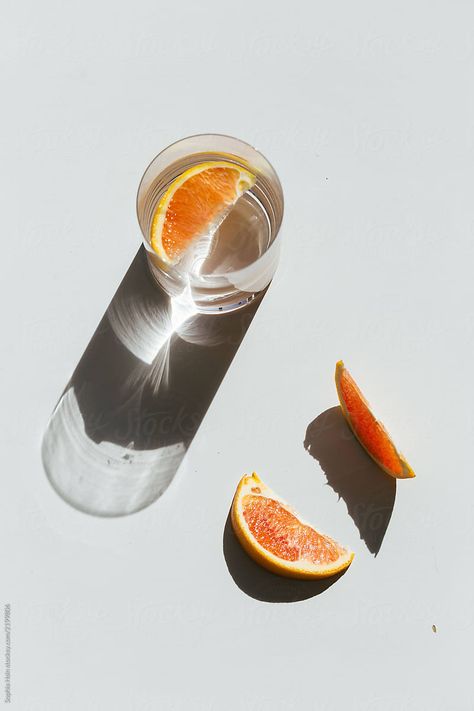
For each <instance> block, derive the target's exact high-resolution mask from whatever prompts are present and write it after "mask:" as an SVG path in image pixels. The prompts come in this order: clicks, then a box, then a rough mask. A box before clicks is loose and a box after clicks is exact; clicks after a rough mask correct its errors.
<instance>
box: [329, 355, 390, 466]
mask: <svg viewBox="0 0 474 711" xmlns="http://www.w3.org/2000/svg"><path fill="white" fill-rule="evenodd" d="M339 386H340V389H341V394H342V399H343V400H344V404H345V406H346V409H347V413H348V415H349V418H350V420H351V424H352V427H353V428H354V431H355V433H356V435H357V437H358V438H359V439H360V441H361V442H362V444H363V445H364V447H365V448H366V449H367V450H368V451H369V452H370V454H371V455H372V457H373V458H374V459H375V460H376V461H377V462H379V463H380V464H381V465H382V466H383V467H385V468H386V469H389V470H390V471H391V472H393V473H394V474H399V475H400V474H403V466H402V463H401V461H400V457H399V455H398V453H397V450H396V449H395V447H394V445H393V443H392V440H391V439H390V436H389V434H388V432H387V431H386V430H385V428H384V426H383V425H382V424H381V423H380V422H378V420H377V419H376V418H375V417H374V415H373V414H372V412H371V411H370V408H369V406H368V403H367V401H366V400H365V398H364V396H363V395H362V393H361V391H360V390H359V388H358V387H357V385H356V383H355V381H354V380H353V378H352V376H351V375H350V374H349V372H348V371H347V370H346V369H345V368H343V370H342V373H341V376H340V381H339Z"/></svg>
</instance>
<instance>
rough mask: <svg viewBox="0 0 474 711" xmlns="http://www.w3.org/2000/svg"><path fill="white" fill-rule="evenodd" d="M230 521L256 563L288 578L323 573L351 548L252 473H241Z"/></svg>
mask: <svg viewBox="0 0 474 711" xmlns="http://www.w3.org/2000/svg"><path fill="white" fill-rule="evenodd" d="M231 520H232V527H233V529H234V531H235V534H236V536H237V538H238V539H239V541H240V543H241V545H242V547H243V548H244V550H245V551H246V552H247V553H248V554H249V556H250V557H251V558H253V559H254V560H255V561H256V562H257V563H259V565H261V566H263V567H264V568H267V569H268V570H271V571H272V572H273V573H277V574H278V575H283V576H285V577H288V578H327V577H329V576H331V575H335V574H336V573H339V572H341V571H343V570H345V569H346V568H348V567H349V565H350V564H351V562H352V559H353V557H354V553H352V551H350V550H347V549H346V548H343V547H342V546H340V545H339V543H336V541H333V539H332V538H329V536H325V535H324V534H322V533H320V532H318V531H316V529H314V528H313V527H312V526H310V525H309V524H308V523H305V522H304V521H302V520H301V518H300V517H299V515H298V514H297V513H296V512H295V511H293V510H292V509H291V508H290V507H289V506H288V504H287V503H285V502H284V501H283V500H282V499H281V498H280V497H279V496H277V494H275V493H274V492H273V491H272V490H271V489H269V488H268V486H266V484H264V483H263V481H261V480H260V479H259V477H258V476H257V475H256V474H255V473H253V474H252V475H251V476H247V475H246V476H244V477H243V478H242V479H241V481H240V483H239V485H238V487H237V491H236V492H235V496H234V500H233V502H232V509H231Z"/></svg>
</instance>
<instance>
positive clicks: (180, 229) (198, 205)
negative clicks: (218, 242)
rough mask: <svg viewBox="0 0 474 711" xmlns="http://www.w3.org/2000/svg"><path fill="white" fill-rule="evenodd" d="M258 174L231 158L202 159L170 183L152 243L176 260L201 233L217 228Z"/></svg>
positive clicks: (171, 260)
mask: <svg viewBox="0 0 474 711" xmlns="http://www.w3.org/2000/svg"><path fill="white" fill-rule="evenodd" d="M254 183H255V175H253V174H252V173H250V172H249V171H247V170H244V169H243V168H241V167H240V166H238V165H236V164H234V163H230V162H228V161H208V162H206V163H199V164H198V165H194V166H193V167H192V168H189V169H188V170H186V171H185V172H184V173H182V174H181V175H180V176H179V177H178V178H176V179H175V180H173V182H172V183H171V185H170V186H169V187H168V189H167V190H166V192H165V193H164V195H163V196H162V198H161V199H160V201H159V203H158V206H157V208H156V210H155V214H154V215H153V221H152V225H151V246H152V248H153V249H154V251H155V252H156V253H157V254H158V255H159V256H160V257H161V259H162V260H163V261H164V262H166V263H168V264H175V263H176V262H178V261H179V259H180V257H181V256H182V255H183V254H184V252H185V251H186V250H187V249H188V247H189V246H190V244H191V243H192V242H193V241H194V240H195V239H196V238H198V237H201V236H202V235H205V234H206V233H207V232H210V231H212V230H213V229H216V227H218V225H219V224H220V222H222V220H223V219H224V217H225V216H226V215H227V213H228V212H229V210H230V208H231V207H232V206H233V205H234V204H235V203H236V202H237V200H238V199H239V197H240V196H241V195H242V194H243V193H244V192H246V191H247V190H249V189H250V188H251V187H252V185H254Z"/></svg>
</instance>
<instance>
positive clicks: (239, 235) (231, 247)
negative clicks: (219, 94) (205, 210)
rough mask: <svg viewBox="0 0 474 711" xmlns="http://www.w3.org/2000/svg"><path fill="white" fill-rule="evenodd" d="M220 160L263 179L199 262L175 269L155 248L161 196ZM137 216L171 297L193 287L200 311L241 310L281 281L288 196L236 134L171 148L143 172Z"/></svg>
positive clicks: (205, 246)
mask: <svg viewBox="0 0 474 711" xmlns="http://www.w3.org/2000/svg"><path fill="white" fill-rule="evenodd" d="M216 160H217V161H219V160H220V161H222V160H225V161H227V162H230V163H235V164H236V165H238V166H239V167H241V168H244V169H246V170H249V171H250V172H252V173H253V174H254V175H255V176H256V181H255V184H254V185H253V187H252V188H251V189H250V190H248V191H247V192H246V193H244V194H243V195H242V196H241V197H240V198H239V199H238V200H237V202H236V203H235V205H234V206H233V208H232V209H231V211H230V212H229V214H228V215H227V217H226V218H225V219H224V220H223V222H222V223H221V224H220V225H219V227H218V228H217V230H216V231H215V232H214V233H213V234H212V236H211V237H210V239H209V240H208V241H207V242H206V241H204V242H203V241H202V240H199V243H198V246H197V248H196V249H194V250H193V252H192V255H191V258H186V259H183V260H181V262H179V263H178V264H176V265H170V264H167V263H165V262H164V261H163V260H162V259H161V258H160V257H159V255H158V254H157V253H156V252H155V251H154V250H153V249H152V247H151V243H150V233H151V226H152V222H153V216H154V214H155V210H156V207H157V205H158V203H159V201H160V198H161V197H162V195H163V193H164V192H165V191H166V189H167V188H168V186H169V185H170V184H171V183H172V181H173V180H175V179H176V178H177V177H178V176H179V175H181V174H182V173H183V172H184V171H185V170H188V168H191V167H192V166H194V165H196V164H198V163H202V162H205V161H216ZM137 215H138V221H139V223H140V228H141V231H142V234H143V241H144V244H145V248H146V252H147V258H148V264H149V267H150V270H151V273H152V275H153V277H154V278H155V279H156V281H157V282H158V283H159V285H160V286H161V287H162V288H163V289H164V290H165V291H166V293H168V294H169V295H170V296H171V297H174V296H177V295H179V294H181V293H183V291H184V290H185V289H188V291H189V293H190V296H191V299H192V301H193V303H194V306H195V308H196V309H197V310H198V311H200V312H203V313H220V312H226V311H233V310H235V309H238V308H241V307H242V306H245V305H246V304H248V303H249V302H250V301H252V299H253V298H254V297H255V296H256V295H257V294H258V293H259V292H261V291H263V289H265V288H266V287H267V286H268V284H269V283H270V281H271V280H272V278H273V275H274V273H275V270H276V267H277V264H278V258H279V251H280V237H279V230H280V226H281V222H282V219H283V191H282V188H281V185H280V181H279V179H278V176H277V174H276V172H275V170H274V169H273V168H272V166H271V165H270V163H269V162H268V161H267V159H266V158H265V157H264V156H263V155H262V154H261V153H259V152H258V151H257V150H256V149H255V148H253V147H252V146H250V145H249V144H248V143H244V142H243V141H240V140H238V139H237V138H232V137H231V136H224V135H219V134H202V135H198V136H190V137H189V138H184V139H182V140H180V141H177V142H176V143H173V144H172V145H170V146H168V148H165V150H164V151H162V152H161V153H159V155H157V156H156V158H154V160H153V161H152V162H151V163H150V165H149V166H148V168H147V169H146V171H145V174H144V175H143V178H142V180H141V182H140V186H139V189H138V195H137Z"/></svg>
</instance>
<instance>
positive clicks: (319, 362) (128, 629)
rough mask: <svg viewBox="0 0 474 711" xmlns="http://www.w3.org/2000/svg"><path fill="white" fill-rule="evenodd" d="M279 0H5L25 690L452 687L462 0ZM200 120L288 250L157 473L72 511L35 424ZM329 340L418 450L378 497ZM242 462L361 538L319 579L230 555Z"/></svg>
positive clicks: (465, 78) (83, 702)
mask: <svg viewBox="0 0 474 711" xmlns="http://www.w3.org/2000/svg"><path fill="white" fill-rule="evenodd" d="M277 5H278V3H273V2H269V1H268V2H258V3H256V2H247V0H245V1H244V2H243V3H242V2H241V3H239V4H237V5H235V7H234V8H233V9H232V8H230V7H229V6H226V7H224V6H223V5H222V3H218V2H216V1H214V2H209V1H207V0H204V1H203V2H199V3H191V2H180V3H162V2H157V1H156V0H155V1H153V2H151V1H150V2H149V1H144V0H141V1H139V2H135V3H133V4H130V3H129V4H116V3H112V2H88V1H86V2H82V3H76V4H70V3H60V2H58V1H57V2H54V1H53V0H45V2H42V3H37V2H32V0H25V1H24V2H21V3H15V2H8V3H6V4H5V6H4V8H3V9H4V12H3V15H4V21H3V22H2V23H1V43H0V47H1V50H0V51H1V54H2V65H3V69H4V81H3V83H2V87H3V91H2V93H3V98H4V103H3V106H4V110H3V112H2V120H3V127H2V135H1V138H0V142H1V146H2V161H1V167H2V186H1V188H2V195H3V198H4V202H3V209H2V222H3V227H2V232H3V245H4V253H3V259H2V266H3V275H2V279H1V289H2V303H3V324H4V325H3V348H2V354H3V355H2V362H3V367H2V376H1V377H2V424H1V430H0V431H1V432H2V440H3V467H2V468H3V477H2V494H1V496H0V507H1V511H0V521H1V541H2V574H1V587H0V591H1V601H2V604H3V605H6V604H10V605H11V700H12V704H13V707H14V708H18V709H21V711H64V709H68V711H76V710H77V711H84V710H85V709H87V711H99V710H100V711H103V709H114V711H152V710H153V711H155V710H156V709H160V711H161V709H163V711H178V710H179V711H181V710H183V711H184V710H186V711H191V710H192V711H198V710H199V711H221V709H229V710H232V711H234V710H235V711H253V710H255V711H257V709H258V711H270V710H271V711H275V710H277V709H278V710H280V709H281V710H282V711H283V710H285V711H286V710H287V709H297V708H298V709H299V708H301V709H303V708H304V709H317V711H340V710H341V709H345V710H347V711H379V710H380V711H382V710H383V711H424V710H425V709H426V710H428V709H429V710H430V711H438V710H439V711H445V710H446V709H450V710H453V711H467V710H468V709H473V708H474V692H473V689H472V680H471V676H472V672H471V664H472V663H470V662H469V661H468V660H469V658H470V656H471V650H472V635H473V632H474V627H473V625H474V607H473V593H472V588H473V582H474V581H473V573H472V567H471V559H472V553H471V545H472V533H473V515H474V503H473V501H474V499H473V493H474V483H473V482H474V477H473V472H472V466H471V460H472V455H471V448H472V433H473V425H474V411H473V407H472V402H471V392H472V388H470V386H469V381H468V378H469V373H470V365H471V360H472V357H473V355H474V328H473V322H472V299H473V296H474V293H473V292H474V287H473V279H472V266H473V257H474V250H473V244H474V240H473V236H474V207H473V201H472V185H473V180H474V169H473V157H474V128H473V127H474V106H473V102H472V80H473V72H472V62H473V56H474V40H473V34H472V25H473V22H474V10H473V9H472V7H471V6H470V5H469V4H468V3H466V4H458V5H456V6H451V5H449V4H447V3H446V4H444V7H441V6H440V5H439V4H437V3H435V4H433V3H429V2H418V3H415V4H413V3H406V2H402V3H400V2H397V3H389V4H388V5H387V4H386V3H385V4H383V5H380V3H373V2H365V1H363V2H362V3H361V2H359V3H350V2H344V3H342V5H341V3H336V4H334V5H333V6H331V4H330V3H322V2H319V1H318V2H313V3H306V4H303V3H301V4H298V3H295V4H293V5H292V6H288V5H287V4H281V7H277ZM200 132H219V133H227V134H231V135H235V136H238V137H240V138H242V139H244V140H246V141H248V142H250V143H252V144H253V145H256V147H257V148H259V149H260V150H261V151H262V152H263V153H264V154H265V155H266V156H267V157H268V158H269V159H270V161H271V162H272V163H273V164H274V166H275V168H276V170H277V171H278V173H279V175H280V177H281V180H282V183H283V187H284V191H285V200H286V213H285V219H284V227H283V230H284V247H283V253H282V259H281V263H280V267H279V270H278V272H277V275H276V277H275V279H274V282H273V283H272V285H271V287H270V290H269V292H268V294H267V295H266V297H265V298H264V300H263V302H262V304H261V306H260V308H259V309H258V311H257V313H256V316H255V318H254V320H253V322H252V324H251V325H250V328H249V330H248V332H247V334H246V336H245V338H244V340H243V342H242V344H241V346H240V348H239V349H238V351H237V354H236V356H235V359H234V361H233V362H232V364H231V366H230V368H229V370H228V372H227V374H226V376H225V378H224V380H223V382H222V384H221V386H220V387H219V389H218V390H217V392H216V394H215V397H214V399H213V401H212V404H211V406H210V408H209V410H208V412H207V414H206V416H205V418H204V420H203V422H202V424H201V426H200V428H199V430H198V432H197V434H196V436H195V437H194V439H193V441H192V443H191V446H190V448H189V450H188V452H187V454H186V456H185V458H184V460H183V463H182V465H181V467H180V468H179V470H178V473H177V476H176V477H175V479H174V480H173V482H172V484H171V486H170V487H169V488H168V489H167V491H166V492H165V493H164V494H163V496H162V497H161V498H160V499H158V500H157V501H156V502H155V503H154V504H152V505H151V506H149V507H148V508H146V509H144V510H142V511H141V512H139V513H136V514H133V515H130V516H126V517H121V518H113V519H107V518H98V517H93V516H90V515H87V514H84V513H80V512H79V511H76V510H75V509H73V508H71V507H70V506H69V505H67V504H66V503H65V502H64V501H63V500H62V499H61V498H60V497H59V496H57V495H56V493H55V492H54V490H53V489H52V487H51V486H50V484H49V482H48V480H47V478H46V476H45V474H44V471H43V467H42V463H41V457H40V448H41V441H42V437H43V433H44V431H45V428H46V425H47V421H48V418H49V415H50V413H51V411H52V409H53V407H54V405H55V403H56V402H57V399H58V398H59V396H60V394H61V392H62V390H63V388H64V387H65V385H66V383H67V382H68V380H69V378H70V376H71V374H72V373H73V371H74V369H75V367H76V365H77V363H78V361H79V359H80V357H81V355H82V353H83V351H84V349H85V348H86V346H87V344H88V343H89V341H90V339H91V337H92V335H93V333H94V330H95V328H96V326H97V325H98V323H99V321H100V319H101V318H102V316H103V314H104V312H105V310H106V308H107V306H108V304H109V302H110V301H111V299H112V297H113V295H114V293H115V291H116V289H117V287H118V285H119V283H120V281H121V279H122V277H123V276H124V274H125V273H126V271H127V268H128V267H129V265H130V263H131V262H132V260H133V258H134V256H135V254H136V251H137V249H138V246H139V242H140V235H139V229H138V225H137V222H136V217H135V212H134V199H135V193H136V189H137V185H138V181H139V179H140V176H141V174H142V172H143V170H144V168H145V166H146V165H147V163H148V162H149V160H151V158H152V157H153V156H154V155H155V154H156V153H157V152H158V151H159V150H161V149H162V148H163V147H164V146H166V145H167V144H169V143H170V142H172V141H173V140H176V139H178V138H180V137H183V136H186V135H189V134H194V133H200ZM339 358H343V359H344V361H345V362H346V365H347V366H348V368H349V369H350V370H351V371H352V372H353V374H354V376H355V377H356V378H357V379H358V380H359V382H360V385H361V386H362V387H363V389H364V390H365V392H366V394H367V396H368V398H369V399H370V400H371V401H372V402H373V403H374V404H375V407H376V412H377V414H378V415H380V417H381V419H382V420H384V421H385V422H386V424H387V426H388V428H389V430H390V431H391V432H392V433H393V436H394V439H395V441H396V442H397V443H398V444H399V445H400V448H401V449H402V451H403V452H404V453H405V454H406V456H407V458H408V459H409V461H410V463H411V464H412V466H413V468H414V469H415V471H416V473H417V478H416V479H414V480H409V481H400V482H397V483H396V496H395V499H394V500H393V495H394V494H395V490H394V488H391V487H390V484H388V485H386V483H385V479H384V480H383V481H384V484H383V485H382V484H381V485H380V486H381V487H382V489H383V490H382V491H380V490H378V489H377V486H375V487H373V486H372V484H373V481H374V479H373V474H374V472H373V470H370V466H371V465H370V462H369V463H367V462H368V460H367V459H364V457H365V455H363V453H361V450H359V449H358V445H356V444H355V443H354V442H353V441H351V440H348V439H347V437H345V436H344V432H343V430H341V429H338V428H340V427H341V422H340V421H339V419H338V413H337V411H334V410H331V408H334V407H335V405H336V404H337V397H336V391H335V387H334V382H333V369H334V365H335V362H336V360H338V359H339ZM196 377H199V374H198V373H196ZM327 410H331V411H330V412H329V414H327V415H326V416H324V417H323V418H322V419H320V420H319V421H318V422H317V423H316V424H313V425H312V426H311V423H314V420H316V418H318V416H320V415H321V413H325V412H326V411H327ZM328 422H329V424H330V427H329V430H330V431H331V432H332V433H333V434H334V433H336V437H335V438H334V442H335V445H334V446H336V444H337V442H338V441H339V443H342V444H340V446H341V448H342V449H344V448H346V449H345V450H344V451H341V452H340V453H339V452H335V450H334V446H332V447H331V446H330V443H329V444H328V441H327V440H325V439H324V436H323V435H324V432H323V433H322V431H324V428H325V423H326V424H327V423H328ZM338 438H339V440H338ZM305 441H306V447H305ZM309 444H311V447H310V450H311V451H310V452H308V451H307V450H308V447H309ZM349 450H350V451H349ZM361 457H362V459H361ZM252 470H255V471H257V472H258V473H259V474H260V476H261V477H262V478H263V479H264V480H265V481H266V482H267V483H268V485H269V486H271V487H272V488H273V489H274V490H275V491H277V492H278V493H279V494H280V495H281V496H283V497H284V498H286V499H287V500H288V501H290V502H291V503H292V504H293V505H294V506H295V507H296V508H297V509H298V510H300V511H301V513H302V515H303V516H304V517H305V518H306V519H309V520H310V521H312V522H314V524H315V525H316V526H318V527H319V528H321V530H323V531H325V532H327V533H329V534H330V535H332V536H334V537H335V538H336V539H337V540H339V541H340V542H342V543H344V544H346V545H348V546H349V547H351V548H352V549H353V550H354V551H355V553H356V556H355V559H354V562H353V564H352V566H351V567H350V569H349V570H348V571H347V573H346V574H345V575H344V576H343V577H342V578H340V579H339V580H337V581H336V582H335V583H334V584H333V585H332V586H330V587H328V588H327V589H325V590H324V589H322V588H321V589H320V590H314V589H312V590H309V589H306V588H303V587H298V585H297V584H293V583H291V584H288V583H281V582H279V581H277V582H275V581H274V580H273V578H268V577H265V576H263V577H261V576H260V571H256V570H254V569H252V568H251V569H248V568H247V567H246V566H247V560H246V559H245V556H243V554H241V553H240V551H239V550H238V549H237V548H236V547H235V545H234V543H235V542H233V541H232V538H231V536H230V533H229V531H227V533H224V529H225V526H226V519H227V514H228V510H229V506H230V503H231V500H232V496H233V493H234V490H235V487H236V485H237V482H238V480H239V478H240V477H241V476H242V474H243V473H244V472H250V471H252ZM352 470H353V471H352ZM369 470H370V471H369ZM325 472H326V474H325ZM351 473H353V475H354V477H358V476H360V477H361V482H363V483H361V484H360V485H359V484H358V483H357V479H356V484H355V485H353V483H352V482H351V479H350V476H349V477H348V474H349V475H350V474H351ZM380 476H381V477H383V475H382V474H381V475H380ZM328 480H330V482H329V483H331V482H332V485H331V486H328V485H327V484H328ZM369 480H370V481H369ZM381 481H382V480H381ZM367 482H369V483H367ZM337 492H338V493H340V494H341V498H340V499H339V497H338V493H337ZM381 502H382V503H381ZM392 504H393V511H392V513H391V519H390V521H389V523H388V526H387V529H386V531H385V536H384V537H383V540H376V539H377V534H375V538H374V535H373V530H376V531H377V530H380V527H379V528H377V526H378V524H377V523H375V524H371V521H373V520H374V518H373V517H374V516H375V518H376V517H377V515H379V514H380V511H381V512H382V513H381V515H382V516H385V517H386V518H387V510H388V511H391V508H392ZM348 507H349V509H351V511H350V513H351V514H352V515H349V513H348V510H347V509H348ZM364 517H365V518H364ZM371 517H372V518H371ZM362 519H363V520H364V521H365V523H362V524H361V520H362ZM355 520H356V521H358V522H359V527H361V528H362V533H363V534H364V537H365V539H366V540H364V538H363V537H361V535H360V532H359V529H358V528H357V526H356V525H355ZM367 521H368V523H367ZM371 526H372V528H371ZM371 531H372V533H371ZM379 538H380V536H379ZM377 548H379V551H378V554H377V555H376V556H375V555H374V552H375V550H376V549H377ZM262 575H263V573H262ZM259 576H260V577H259ZM295 586H296V587H295ZM316 593H319V594H316ZM433 625H435V626H436V630H437V631H434V629H433V627H432V626H433ZM2 640H3V641H2V644H4V641H5V640H4V635H3V636H2ZM1 656H2V660H3V657H4V651H3V649H2V652H1ZM2 678H3V668H2Z"/></svg>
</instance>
